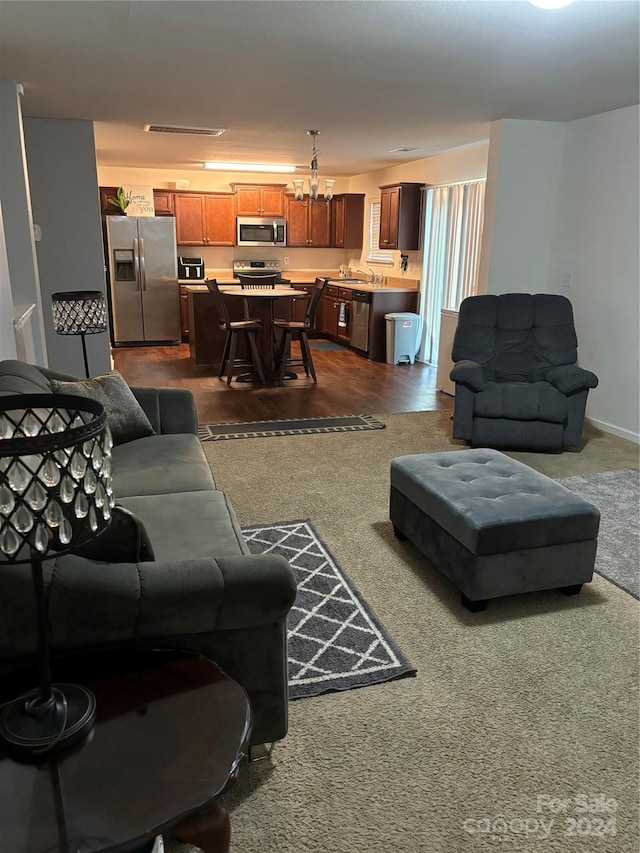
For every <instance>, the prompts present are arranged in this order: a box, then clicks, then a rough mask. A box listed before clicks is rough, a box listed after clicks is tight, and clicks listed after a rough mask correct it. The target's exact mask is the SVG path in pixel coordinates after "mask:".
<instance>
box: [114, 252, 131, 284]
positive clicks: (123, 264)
mask: <svg viewBox="0 0 640 853" xmlns="http://www.w3.org/2000/svg"><path fill="white" fill-rule="evenodd" d="M113 268H114V271H115V275H114V278H115V280H116V281H135V280H136V271H135V266H134V259H133V249H115V250H114V252H113Z"/></svg>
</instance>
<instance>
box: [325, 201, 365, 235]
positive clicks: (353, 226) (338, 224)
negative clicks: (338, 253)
mask: <svg viewBox="0 0 640 853" xmlns="http://www.w3.org/2000/svg"><path fill="white" fill-rule="evenodd" d="M331 216H332V224H331V245H332V246H333V247H334V248H336V249H362V241H363V233H364V193H344V194H341V195H334V197H333V198H332V199H331Z"/></svg>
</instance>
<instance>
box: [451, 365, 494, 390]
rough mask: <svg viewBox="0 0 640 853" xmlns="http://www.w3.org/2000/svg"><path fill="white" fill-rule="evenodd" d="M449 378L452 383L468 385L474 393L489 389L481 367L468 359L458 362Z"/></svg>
mask: <svg viewBox="0 0 640 853" xmlns="http://www.w3.org/2000/svg"><path fill="white" fill-rule="evenodd" d="M449 378H450V379H451V381H452V382H459V383H460V384H461V385H466V386H467V387H468V388H470V389H471V390H472V391H484V390H485V388H486V387H487V385H486V382H485V379H484V376H483V375H482V368H481V367H480V365H479V364H477V363H476V362H475V361H469V360H468V359H464V360H463V361H457V362H456V363H455V364H454V366H453V368H452V370H451V373H450V374H449Z"/></svg>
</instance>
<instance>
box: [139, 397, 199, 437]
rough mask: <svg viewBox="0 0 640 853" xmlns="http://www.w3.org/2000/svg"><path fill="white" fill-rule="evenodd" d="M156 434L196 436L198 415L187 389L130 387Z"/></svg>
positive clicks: (193, 400)
mask: <svg viewBox="0 0 640 853" xmlns="http://www.w3.org/2000/svg"><path fill="white" fill-rule="evenodd" d="M131 390H132V391H133V395H134V397H135V398H136V400H137V401H138V402H139V403H140V405H141V406H142V408H143V409H144V412H145V414H146V416H147V417H148V418H149V420H150V422H151V426H152V427H153V428H154V430H155V431H156V432H157V433H160V434H161V435H168V434H169V433H182V432H187V433H191V434H192V435H198V413H197V411H196V404H195V399H194V396H193V394H192V392H191V391H190V390H189V389H188V388H146V387H141V386H138V387H134V386H132V387H131Z"/></svg>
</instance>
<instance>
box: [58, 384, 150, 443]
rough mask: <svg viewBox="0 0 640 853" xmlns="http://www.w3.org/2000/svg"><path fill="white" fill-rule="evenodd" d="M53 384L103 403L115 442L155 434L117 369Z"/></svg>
mask: <svg viewBox="0 0 640 853" xmlns="http://www.w3.org/2000/svg"><path fill="white" fill-rule="evenodd" d="M51 387H52V388H53V390H54V391H56V392H57V393H59V394H76V395H78V396H80V397H89V398H90V399H92V400H97V401H98V402H99V403H102V405H103V406H104V408H105V411H106V413H107V423H108V424H109V427H110V429H111V433H112V435H113V443H114V444H115V445H118V444H125V443H126V442H128V441H134V440H135V439H136V438H144V436H147V435H155V430H154V429H153V427H152V426H151V423H150V421H149V418H148V417H147V416H146V414H145V413H144V409H143V408H142V406H141V405H140V403H138V401H137V400H136V398H135V397H134V396H133V392H132V391H131V388H129V386H128V385H127V383H126V382H125V381H124V379H123V378H122V376H121V375H120V374H119V373H118V371H117V370H112V371H111V372H110V373H107V374H105V375H104V376H95V377H94V378H93V379H80V380H78V381H77V382H60V381H59V380H57V379H52V380H51Z"/></svg>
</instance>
